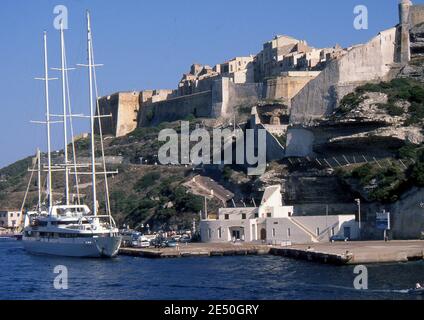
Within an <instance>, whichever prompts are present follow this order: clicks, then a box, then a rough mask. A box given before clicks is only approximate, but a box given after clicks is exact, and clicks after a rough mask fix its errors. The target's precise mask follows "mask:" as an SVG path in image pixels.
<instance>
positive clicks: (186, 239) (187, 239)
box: [180, 236, 191, 243]
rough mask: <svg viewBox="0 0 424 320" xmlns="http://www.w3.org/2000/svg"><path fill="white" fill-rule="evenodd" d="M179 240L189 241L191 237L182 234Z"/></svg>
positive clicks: (182, 241)
mask: <svg viewBox="0 0 424 320" xmlns="http://www.w3.org/2000/svg"><path fill="white" fill-rule="evenodd" d="M180 242H181V243H189V242H191V238H190V237H189V236H182V237H181V238H180Z"/></svg>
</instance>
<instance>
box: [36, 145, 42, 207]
mask: <svg viewBox="0 0 424 320" xmlns="http://www.w3.org/2000/svg"><path fill="white" fill-rule="evenodd" d="M37 165H38V170H37V173H38V177H37V187H38V210H39V211H40V212H41V152H40V149H38V148H37Z"/></svg>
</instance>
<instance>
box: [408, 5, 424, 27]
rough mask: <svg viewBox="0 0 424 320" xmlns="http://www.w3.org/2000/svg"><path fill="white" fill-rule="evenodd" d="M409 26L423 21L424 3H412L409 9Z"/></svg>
mask: <svg viewBox="0 0 424 320" xmlns="http://www.w3.org/2000/svg"><path fill="white" fill-rule="evenodd" d="M409 20H410V25H411V27H414V26H416V25H418V24H420V23H423V22H424V5H413V6H411V7H410V9H409Z"/></svg>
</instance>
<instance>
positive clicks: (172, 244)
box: [166, 240, 178, 248]
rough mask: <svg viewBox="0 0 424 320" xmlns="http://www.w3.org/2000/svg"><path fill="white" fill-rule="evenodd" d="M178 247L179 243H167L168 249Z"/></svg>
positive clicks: (173, 241)
mask: <svg viewBox="0 0 424 320" xmlns="http://www.w3.org/2000/svg"><path fill="white" fill-rule="evenodd" d="M177 245H178V242H177V241H175V240H167V241H166V246H167V247H168V248H175V247H176V246H177Z"/></svg>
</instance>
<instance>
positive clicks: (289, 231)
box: [287, 228, 291, 238]
mask: <svg viewBox="0 0 424 320" xmlns="http://www.w3.org/2000/svg"><path fill="white" fill-rule="evenodd" d="M287 237H289V238H290V237H291V230H290V228H288V229H287Z"/></svg>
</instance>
